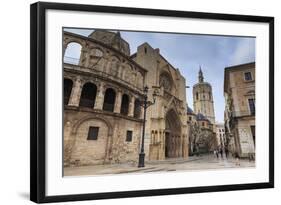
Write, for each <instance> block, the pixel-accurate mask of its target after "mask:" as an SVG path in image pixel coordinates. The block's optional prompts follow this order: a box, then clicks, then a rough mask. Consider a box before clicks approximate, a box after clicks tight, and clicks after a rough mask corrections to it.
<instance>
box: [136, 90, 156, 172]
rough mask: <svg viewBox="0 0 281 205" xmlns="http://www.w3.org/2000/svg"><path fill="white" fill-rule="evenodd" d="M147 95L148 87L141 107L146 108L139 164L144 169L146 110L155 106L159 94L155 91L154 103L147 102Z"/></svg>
mask: <svg viewBox="0 0 281 205" xmlns="http://www.w3.org/2000/svg"><path fill="white" fill-rule="evenodd" d="M147 93H148V87H147V86H145V87H144V100H143V101H141V104H140V106H142V107H143V108H144V113H143V126H142V138H141V151H140V153H139V164H138V167H144V158H145V153H144V135H145V122H146V109H147V108H148V107H150V106H151V105H153V104H155V101H156V95H157V92H156V90H154V92H153V95H152V96H153V101H152V102H151V101H148V100H147Z"/></svg>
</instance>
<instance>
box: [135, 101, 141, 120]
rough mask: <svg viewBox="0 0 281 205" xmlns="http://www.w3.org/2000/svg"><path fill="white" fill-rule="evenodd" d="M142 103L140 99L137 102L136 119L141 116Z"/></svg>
mask: <svg viewBox="0 0 281 205" xmlns="http://www.w3.org/2000/svg"><path fill="white" fill-rule="evenodd" d="M140 115H141V102H140V100H139V99H136V100H135V107H134V117H135V118H140V117H141V116H140Z"/></svg>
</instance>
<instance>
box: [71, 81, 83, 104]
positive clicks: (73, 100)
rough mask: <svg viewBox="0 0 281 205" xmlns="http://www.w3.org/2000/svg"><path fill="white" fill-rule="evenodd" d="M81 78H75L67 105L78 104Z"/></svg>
mask: <svg viewBox="0 0 281 205" xmlns="http://www.w3.org/2000/svg"><path fill="white" fill-rule="evenodd" d="M82 87H83V85H82V80H81V79H80V78H77V79H76V80H75V82H74V86H73V88H72V91H71V95H70V99H69V102H68V105H70V106H76V107H78V106H79V101H80V96H81V92H82Z"/></svg>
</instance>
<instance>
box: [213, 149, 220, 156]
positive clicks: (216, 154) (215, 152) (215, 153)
mask: <svg viewBox="0 0 281 205" xmlns="http://www.w3.org/2000/svg"><path fill="white" fill-rule="evenodd" d="M214 156H215V157H217V158H219V154H218V151H217V150H216V149H215V150H214Z"/></svg>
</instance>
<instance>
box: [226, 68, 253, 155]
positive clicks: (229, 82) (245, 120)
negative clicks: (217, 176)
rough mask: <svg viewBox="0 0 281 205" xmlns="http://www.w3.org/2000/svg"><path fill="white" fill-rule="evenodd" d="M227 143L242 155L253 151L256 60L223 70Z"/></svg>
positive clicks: (232, 150)
mask: <svg viewBox="0 0 281 205" xmlns="http://www.w3.org/2000/svg"><path fill="white" fill-rule="evenodd" d="M224 97H225V127H226V130H225V132H226V138H227V139H226V143H227V146H228V147H229V149H230V151H231V152H237V153H238V154H239V155H240V156H241V157H248V156H249V154H254V153H255V98H256V97H255V62H252V63H247V64H242V65H236V66H231V67H226V68H225V71H224Z"/></svg>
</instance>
